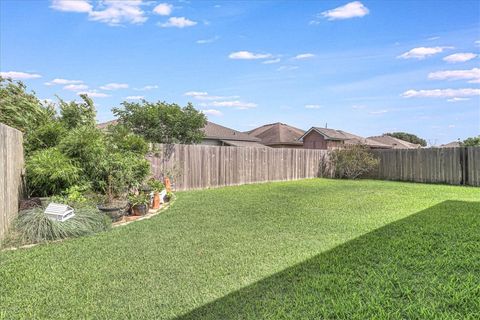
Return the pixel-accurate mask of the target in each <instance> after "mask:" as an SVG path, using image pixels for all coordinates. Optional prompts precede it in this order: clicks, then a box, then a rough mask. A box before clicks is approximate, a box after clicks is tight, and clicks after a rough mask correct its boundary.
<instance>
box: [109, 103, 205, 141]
mask: <svg viewBox="0 0 480 320" xmlns="http://www.w3.org/2000/svg"><path fill="white" fill-rule="evenodd" d="M113 113H114V114H115V115H116V116H117V117H118V118H119V120H120V123H122V124H124V125H125V126H127V127H128V128H130V129H131V130H132V131H133V132H134V133H136V134H139V135H141V136H143V137H144V138H145V139H147V140H148V141H150V142H154V143H166V144H171V143H185V144H189V143H198V142H200V141H201V140H202V138H203V137H204V133H203V131H202V129H203V127H205V124H206V118H205V115H204V114H203V113H201V112H199V111H198V110H196V109H195V108H194V107H193V105H192V104H190V103H189V104H188V105H187V106H186V107H183V108H182V107H180V106H179V105H177V104H175V103H171V104H170V103H166V102H156V103H150V102H147V101H142V102H123V103H122V108H114V109H113Z"/></svg>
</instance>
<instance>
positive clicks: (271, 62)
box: [262, 58, 280, 64]
mask: <svg viewBox="0 0 480 320" xmlns="http://www.w3.org/2000/svg"><path fill="white" fill-rule="evenodd" d="M279 62H280V58H276V59H270V60H265V61H263V62H262V63H263V64H273V63H279Z"/></svg>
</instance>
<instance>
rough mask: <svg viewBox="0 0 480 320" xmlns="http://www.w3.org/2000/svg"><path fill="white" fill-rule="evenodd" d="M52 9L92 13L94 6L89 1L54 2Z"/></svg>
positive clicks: (63, 0)
mask: <svg viewBox="0 0 480 320" xmlns="http://www.w3.org/2000/svg"><path fill="white" fill-rule="evenodd" d="M51 8H52V9H55V10H59V11H66V12H90V11H92V5H91V4H90V3H89V2H88V1H87V0H53V1H52V6H51Z"/></svg>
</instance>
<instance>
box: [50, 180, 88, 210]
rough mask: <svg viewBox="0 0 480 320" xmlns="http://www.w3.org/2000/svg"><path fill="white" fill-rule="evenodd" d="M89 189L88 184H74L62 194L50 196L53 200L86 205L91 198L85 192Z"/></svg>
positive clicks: (72, 204)
mask: <svg viewBox="0 0 480 320" xmlns="http://www.w3.org/2000/svg"><path fill="white" fill-rule="evenodd" d="M87 191H88V186H77V185H75V186H72V187H70V188H68V189H67V190H65V191H64V192H62V194H61V195H56V196H53V197H51V198H50V200H51V201H52V202H56V203H64V204H68V205H69V206H72V207H73V206H84V205H87V204H88V203H89V199H88V198H87V197H85V195H84V193H85V192H87Z"/></svg>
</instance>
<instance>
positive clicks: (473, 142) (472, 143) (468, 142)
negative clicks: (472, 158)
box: [462, 136, 480, 147]
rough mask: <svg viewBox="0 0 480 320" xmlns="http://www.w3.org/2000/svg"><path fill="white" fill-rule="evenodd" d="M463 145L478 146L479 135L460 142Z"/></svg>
mask: <svg viewBox="0 0 480 320" xmlns="http://www.w3.org/2000/svg"><path fill="white" fill-rule="evenodd" d="M462 146H463V147H478V146H480V136H478V137H470V138H467V139H465V140H463V142H462Z"/></svg>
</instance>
